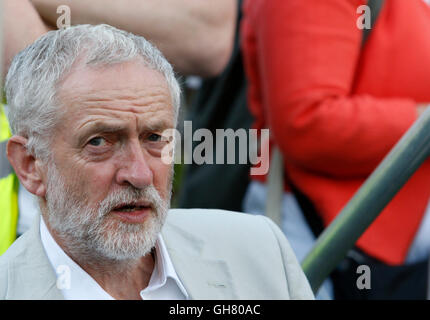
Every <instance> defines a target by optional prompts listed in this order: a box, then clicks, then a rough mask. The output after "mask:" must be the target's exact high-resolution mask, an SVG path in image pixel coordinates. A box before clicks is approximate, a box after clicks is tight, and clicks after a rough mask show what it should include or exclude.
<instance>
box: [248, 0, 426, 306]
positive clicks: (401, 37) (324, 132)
mask: <svg viewBox="0 0 430 320" xmlns="http://www.w3.org/2000/svg"><path fill="white" fill-rule="evenodd" d="M366 4H367V1H364V0H348V1H345V0H325V1H320V0H288V1H285V0H272V1H264V0H249V1H245V6H244V15H245V16H244V21H243V23H242V30H241V31H242V40H243V52H244V58H245V62H246V63H245V66H246V71H247V75H248V77H249V81H250V90H249V100H250V102H249V103H250V108H251V110H252V112H253V114H254V115H255V117H256V123H255V125H256V127H257V128H264V127H269V128H270V129H271V134H272V142H273V144H276V145H277V146H278V147H279V149H280V151H281V153H282V156H283V162H284V171H285V180H286V181H287V186H286V188H285V192H284V198H283V204H282V205H283V207H282V213H283V223H282V227H283V230H284V232H285V234H286V235H287V237H288V238H289V240H290V242H291V244H292V246H293V248H294V249H295V252H296V254H297V256H298V258H299V259H303V257H304V256H305V255H306V253H307V252H308V251H309V250H310V249H311V247H312V246H313V244H314V241H315V237H316V236H318V235H319V234H320V233H321V231H322V229H323V228H324V227H325V226H327V225H328V224H329V223H330V222H331V221H332V220H333V219H334V218H335V217H336V215H337V214H338V213H339V212H340V211H341V209H342V208H343V206H344V205H345V204H346V203H347V202H348V200H349V199H350V198H351V197H352V196H353V195H354V193H355V192H356V191H357V190H358V188H359V187H360V186H361V185H362V184H363V182H364V181H365V180H366V178H367V177H368V176H369V175H370V173H371V172H372V171H373V170H374V169H375V168H376V166H377V165H378V164H379V163H380V162H381V160H382V159H383V158H384V156H385V155H386V154H387V153H388V152H389V150H390V149H391V148H392V147H393V146H394V144H395V143H396V142H397V141H398V140H399V139H400V137H401V136H402V135H403V134H404V133H405V132H406V131H407V129H408V128H409V127H410V126H411V125H412V124H413V122H414V121H415V120H416V119H417V118H418V117H419V116H420V113H421V112H422V111H423V110H424V109H425V108H427V103H428V102H429V101H430V91H429V90H428V83H429V82H430V38H429V34H428V31H429V29H430V8H429V6H428V4H427V3H426V2H425V1H423V0H411V1H403V0H390V1H385V2H383V7H382V10H381V11H380V14H379V17H378V19H377V21H376V24H375V26H374V28H373V29H372V32H371V34H370V37H369V38H368V39H367V42H366V44H365V45H364V47H363V48H362V47H361V42H362V35H363V30H361V29H360V28H358V26H357V20H358V19H359V15H358V14H357V9H358V7H359V6H361V5H366ZM266 192H267V190H266V184H265V181H264V180H262V179H258V177H253V182H252V183H251V184H250V186H249V188H248V191H247V195H246V198H245V201H244V209H245V210H244V211H246V212H252V213H264V201H265V193H266ZM429 199H430V162H426V163H424V164H423V165H422V167H421V168H420V169H419V170H418V171H417V172H416V173H415V174H414V175H413V176H412V177H411V179H410V180H409V181H408V183H407V184H406V185H405V186H404V187H403V188H402V190H401V191H400V192H399V193H398V194H397V195H396V196H395V197H394V198H393V200H392V201H391V202H390V204H389V205H388V206H387V207H386V208H385V209H384V211H383V212H382V213H381V214H380V216H379V217H378V218H377V219H376V220H375V222H374V223H373V224H372V225H371V226H370V227H369V228H368V229H367V230H366V232H365V233H364V234H363V235H362V236H361V237H360V239H359V240H358V241H357V243H356V247H355V248H354V250H352V251H351V252H350V256H349V258H348V259H346V260H345V261H344V263H343V264H342V265H341V266H340V267H339V269H338V270H336V272H335V273H334V275H333V279H334V289H335V290H334V292H335V298H339V299H342V298H346V299H374V298H376V299H378V298H379V299H390V298H393V299H396V298H402V299H407V298H415V299H424V298H425V297H426V287H427V273H428V266H427V265H428V257H429V252H430V209H429V207H428V205H429ZM362 264H365V265H368V266H369V267H370V270H371V272H372V274H371V275H372V277H371V281H372V282H371V290H359V289H358V288H357V286H356V281H357V277H358V274H357V272H356V271H357V266H359V265H362Z"/></svg>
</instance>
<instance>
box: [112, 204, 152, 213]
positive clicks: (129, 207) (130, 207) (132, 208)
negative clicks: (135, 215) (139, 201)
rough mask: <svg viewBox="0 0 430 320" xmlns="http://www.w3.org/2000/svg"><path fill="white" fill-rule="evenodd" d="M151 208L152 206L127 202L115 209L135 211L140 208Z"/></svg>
mask: <svg viewBox="0 0 430 320" xmlns="http://www.w3.org/2000/svg"><path fill="white" fill-rule="evenodd" d="M150 208H151V206H142V205H133V204H126V205H121V206H118V207H115V208H114V209H113V211H120V212H133V211H139V210H143V209H150Z"/></svg>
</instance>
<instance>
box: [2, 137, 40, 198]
mask: <svg viewBox="0 0 430 320" xmlns="http://www.w3.org/2000/svg"><path fill="white" fill-rule="evenodd" d="M27 141H28V139H26V138H24V137H21V136H12V137H11V138H10V139H9V142H8V144H7V151H6V153H7V157H8V159H9V162H10V164H11V165H12V167H13V168H14V170H15V173H16V175H17V176H18V179H19V181H20V182H21V184H22V185H23V186H24V187H25V188H26V189H27V190H28V191H29V192H31V193H32V194H34V195H36V196H39V197H45V194H46V186H45V183H44V182H43V177H42V170H41V169H42V168H41V167H40V162H39V161H38V160H36V158H34V157H33V156H32V155H31V154H30V153H28V152H27V148H26V147H25V146H26V144H27Z"/></svg>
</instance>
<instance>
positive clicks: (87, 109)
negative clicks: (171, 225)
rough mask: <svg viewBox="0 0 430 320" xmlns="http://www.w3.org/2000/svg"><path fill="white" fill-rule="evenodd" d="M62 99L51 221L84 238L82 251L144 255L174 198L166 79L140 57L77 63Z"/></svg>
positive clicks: (65, 233)
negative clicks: (165, 152) (167, 159)
mask: <svg viewBox="0 0 430 320" xmlns="http://www.w3.org/2000/svg"><path fill="white" fill-rule="evenodd" d="M59 101H61V103H62V107H63V108H65V113H64V116H63V117H62V120H61V121H60V122H59V125H58V126H57V127H56V129H55V136H54V138H53V143H52V153H53V162H54V163H53V164H51V168H49V169H48V173H47V176H48V179H47V180H48V181H47V182H48V183H47V184H48V188H47V195H46V199H47V207H48V211H49V212H48V217H49V218H48V222H49V225H50V227H51V228H52V229H54V231H55V232H56V233H57V234H58V236H59V237H64V238H65V239H69V240H70V238H75V239H74V240H75V241H74V244H73V245H75V246H77V245H78V243H79V242H80V241H81V242H83V243H80V244H79V246H84V248H80V249H81V250H80V251H83V250H82V249H84V251H95V252H94V253H97V254H99V255H100V256H105V257H109V258H114V259H115V258H116V259H127V258H137V256H139V255H142V254H145V253H147V251H148V250H150V247H152V245H153V244H154V242H155V238H156V235H157V234H158V232H159V231H160V229H161V226H162V224H163V222H164V217H165V214H166V212H167V209H168V204H169V201H170V190H171V180H172V166H171V165H168V164H165V163H164V162H163V161H162V160H161V151H162V149H163V148H164V147H165V145H166V143H167V142H166V141H165V139H163V138H162V133H163V131H164V130H166V129H170V128H173V127H174V121H175V120H174V109H173V107H172V102H171V101H172V99H171V96H170V93H169V89H168V86H167V83H166V80H165V78H164V77H163V76H162V75H161V74H160V73H158V72H157V71H154V70H151V69H149V68H147V67H145V66H144V65H143V64H141V63H139V62H127V63H121V64H118V65H114V66H109V67H98V68H89V67H84V66H82V67H77V68H76V69H74V70H73V71H72V73H71V74H70V75H68V76H67V77H66V78H65V79H64V81H63V82H62V83H61V86H60V91H59ZM148 238H150V239H148ZM148 241H149V242H148ZM142 246H143V247H145V248H144V249H142V248H140V249H139V247H142ZM69 249H71V248H69Z"/></svg>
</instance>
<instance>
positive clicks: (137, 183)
mask: <svg viewBox="0 0 430 320" xmlns="http://www.w3.org/2000/svg"><path fill="white" fill-rule="evenodd" d="M146 157H148V155H147V154H146V153H145V150H144V149H143V148H142V146H141V145H140V143H133V144H131V145H129V146H128V147H127V148H126V150H124V154H123V156H122V157H121V163H120V169H119V170H118V171H117V174H116V180H117V183H118V184H120V185H132V186H134V187H135V188H138V189H143V188H145V187H147V186H149V185H151V184H152V182H153V174H152V170H151V168H150V167H149V165H148V162H147V159H146Z"/></svg>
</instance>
